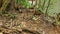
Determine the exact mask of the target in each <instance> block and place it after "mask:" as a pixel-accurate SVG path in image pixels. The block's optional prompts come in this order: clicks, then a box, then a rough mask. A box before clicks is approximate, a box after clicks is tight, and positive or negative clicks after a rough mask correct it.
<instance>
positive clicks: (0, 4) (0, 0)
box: [0, 0, 3, 8]
mask: <svg viewBox="0 0 60 34" xmlns="http://www.w3.org/2000/svg"><path fill="white" fill-rule="evenodd" d="M2 3H3V0H0V8H1V7H2Z"/></svg>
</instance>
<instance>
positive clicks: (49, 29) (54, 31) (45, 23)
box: [0, 9, 60, 34]
mask: <svg viewBox="0 0 60 34" xmlns="http://www.w3.org/2000/svg"><path fill="white" fill-rule="evenodd" d="M29 10H30V9H29ZM29 10H25V9H23V10H22V12H20V13H19V11H16V10H10V11H9V13H11V14H15V16H16V17H15V18H14V19H12V18H10V16H7V14H3V15H2V16H0V34H60V28H59V27H57V26H54V25H53V24H52V23H53V19H52V18H50V17H49V16H46V15H45V14H43V13H41V14H39V15H35V14H34V11H29ZM11 16H14V15H11Z"/></svg>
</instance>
